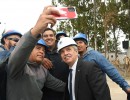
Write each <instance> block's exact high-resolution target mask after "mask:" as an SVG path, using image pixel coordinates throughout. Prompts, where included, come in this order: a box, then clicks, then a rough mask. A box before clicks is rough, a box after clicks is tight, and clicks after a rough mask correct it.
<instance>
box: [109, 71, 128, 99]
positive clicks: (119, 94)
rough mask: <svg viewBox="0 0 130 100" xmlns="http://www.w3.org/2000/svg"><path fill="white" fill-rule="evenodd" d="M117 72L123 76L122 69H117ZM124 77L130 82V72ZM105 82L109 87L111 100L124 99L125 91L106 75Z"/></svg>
mask: <svg viewBox="0 0 130 100" xmlns="http://www.w3.org/2000/svg"><path fill="white" fill-rule="evenodd" d="M119 73H120V74H121V75H122V76H123V71H120V70H119ZM123 77H124V76H123ZM124 78H125V80H126V81H127V82H128V83H129V84H130V73H129V75H128V76H127V77H124ZM107 83H108V85H109V87H110V92H111V98H112V100H126V93H125V92H124V91H123V90H122V89H121V88H120V87H119V86H118V85H117V84H116V83H115V82H113V81H112V80H111V79H110V78H108V77H107Z"/></svg>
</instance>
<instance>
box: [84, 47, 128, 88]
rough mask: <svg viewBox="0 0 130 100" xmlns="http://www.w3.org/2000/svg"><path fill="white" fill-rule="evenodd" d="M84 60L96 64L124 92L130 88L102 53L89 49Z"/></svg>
mask: <svg viewBox="0 0 130 100" xmlns="http://www.w3.org/2000/svg"><path fill="white" fill-rule="evenodd" d="M82 58H83V59H84V60H85V61H91V62H95V63H96V64H97V65H98V66H99V67H100V68H101V70H102V71H103V72H104V73H106V74H107V75H108V76H109V77H110V78H111V79H112V80H113V81H114V82H116V83H117V84H118V85H119V86H120V87H121V88H122V89H123V90H126V89H127V88H128V87H130V86H129V85H128V83H127V82H126V81H125V80H124V78H123V77H122V76H121V75H120V74H119V72H118V70H117V69H116V68H115V67H114V66H113V65H112V64H111V63H110V62H109V61H108V60H107V59H106V58H105V57H104V56H103V55H102V54H101V53H100V52H98V51H95V50H93V49H92V48H91V47H88V48H87V51H86V53H85V54H84V55H83V57H82Z"/></svg>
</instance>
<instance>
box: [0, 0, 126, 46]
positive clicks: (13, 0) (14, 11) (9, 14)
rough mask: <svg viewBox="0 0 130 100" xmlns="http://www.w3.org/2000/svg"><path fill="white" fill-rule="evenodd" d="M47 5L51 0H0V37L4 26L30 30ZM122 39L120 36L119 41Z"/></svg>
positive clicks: (22, 31) (7, 28)
mask: <svg viewBox="0 0 130 100" xmlns="http://www.w3.org/2000/svg"><path fill="white" fill-rule="evenodd" d="M47 5H51V0H0V22H1V24H0V37H1V33H2V32H3V29H4V28H5V29H6V30H10V29H15V30H17V31H19V32H21V33H22V34H24V33H25V32H27V31H28V30H30V29H31V28H32V27H33V26H34V25H35V23H36V21H37V19H38V17H39V15H40V14H41V12H42V11H43V9H44V6H47ZM124 39H125V37H124V36H122V38H121V39H120V41H123V40H124ZM121 44H122V43H121ZM120 46H121V47H122V45H120Z"/></svg>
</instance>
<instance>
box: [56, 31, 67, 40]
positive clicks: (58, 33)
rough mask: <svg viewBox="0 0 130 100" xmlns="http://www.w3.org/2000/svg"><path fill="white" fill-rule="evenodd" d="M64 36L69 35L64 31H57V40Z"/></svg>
mask: <svg viewBox="0 0 130 100" xmlns="http://www.w3.org/2000/svg"><path fill="white" fill-rule="evenodd" d="M62 37H67V34H66V33H65V32H64V31H58V32H57V33H56V40H57V41H59V40H60V38H62Z"/></svg>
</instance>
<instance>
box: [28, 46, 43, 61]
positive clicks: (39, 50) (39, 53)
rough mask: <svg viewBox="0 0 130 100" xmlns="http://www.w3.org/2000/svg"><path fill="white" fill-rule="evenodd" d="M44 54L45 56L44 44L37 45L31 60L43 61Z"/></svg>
mask: <svg viewBox="0 0 130 100" xmlns="http://www.w3.org/2000/svg"><path fill="white" fill-rule="evenodd" d="M44 56H45V47H44V46H42V45H36V46H35V47H34V49H33V51H32V52H31V55H30V57H29V61H31V62H36V63H41V62H42V61H43V58H44Z"/></svg>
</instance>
